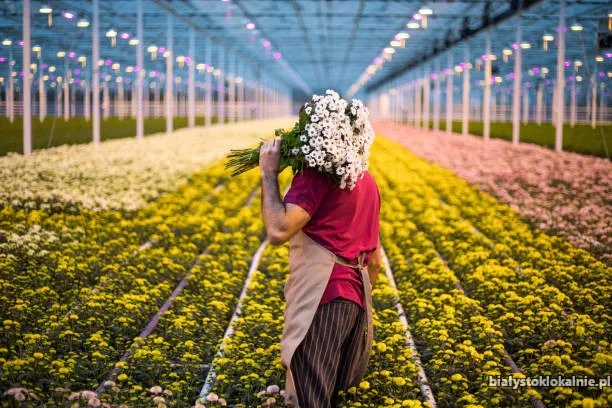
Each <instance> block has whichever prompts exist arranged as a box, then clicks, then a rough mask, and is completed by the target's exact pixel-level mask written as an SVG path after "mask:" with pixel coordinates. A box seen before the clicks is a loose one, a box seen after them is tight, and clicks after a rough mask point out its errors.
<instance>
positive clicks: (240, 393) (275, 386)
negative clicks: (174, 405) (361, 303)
mask: <svg viewBox="0 0 612 408" xmlns="http://www.w3.org/2000/svg"><path fill="white" fill-rule="evenodd" d="M287 277H288V248H287V246H283V247H268V248H266V250H265V252H264V255H263V258H262V262H261V264H260V265H259V268H258V271H257V272H256V273H255V275H254V276H253V280H252V282H251V285H250V286H249V288H248V292H247V297H246V298H245V301H244V303H243V307H242V313H241V314H240V316H239V318H238V319H237V320H236V321H235V325H234V330H235V331H234V334H233V336H232V337H230V338H229V339H227V340H226V346H225V355H224V356H223V357H221V358H219V357H218V358H216V359H215V361H214V363H213V365H214V368H215V370H216V373H217V376H216V379H215V383H214V386H213V388H212V392H211V393H210V394H208V395H207V396H205V398H202V399H201V400H200V402H199V403H198V405H206V406H219V405H223V404H225V403H226V404H228V405H233V404H238V405H236V406H243V407H252V406H285V404H284V397H283V394H282V392H281V389H282V388H283V387H284V381H285V370H284V368H283V367H282V365H281V362H280V343H279V341H280V337H281V334H282V328H283V310H284V299H283V287H284V286H283V284H284V282H285V281H286V279H287ZM372 294H373V300H374V329H375V341H374V347H373V354H372V357H371V359H370V365H369V369H368V374H367V375H366V377H364V379H363V380H362V381H361V383H360V385H359V387H356V388H351V389H349V390H348V392H347V393H346V394H345V395H344V396H343V402H342V405H343V406H352V407H373V406H381V405H384V406H388V407H401V406H409V407H420V406H423V405H422V404H421V400H420V390H419V386H418V382H417V380H416V375H417V374H416V373H417V368H416V366H415V365H414V363H413V362H412V360H411V357H412V350H411V349H410V348H409V347H408V346H407V344H406V337H405V332H404V329H403V327H402V324H401V323H400V321H399V316H398V314H397V311H396V309H395V296H396V293H395V291H393V290H392V289H391V287H390V285H389V281H388V280H387V278H386V277H385V276H384V274H381V275H379V280H378V282H377V285H376V288H375V289H374V290H373V293H372Z"/></svg>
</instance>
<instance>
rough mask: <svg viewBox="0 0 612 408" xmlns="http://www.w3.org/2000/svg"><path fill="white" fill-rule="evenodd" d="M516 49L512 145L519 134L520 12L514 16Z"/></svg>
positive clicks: (520, 79) (520, 80) (518, 138)
mask: <svg viewBox="0 0 612 408" xmlns="http://www.w3.org/2000/svg"><path fill="white" fill-rule="evenodd" d="M516 19H517V22H516V41H515V42H516V49H515V50H514V84H513V88H512V89H513V91H512V92H513V93H512V143H514V144H518V143H519V140H520V134H521V116H520V115H521V83H522V75H521V74H522V72H521V70H522V61H521V57H522V55H521V47H520V44H521V41H522V37H521V11H520V10H519V12H518V13H517V16H516Z"/></svg>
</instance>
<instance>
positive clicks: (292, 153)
mask: <svg viewBox="0 0 612 408" xmlns="http://www.w3.org/2000/svg"><path fill="white" fill-rule="evenodd" d="M275 134H276V136H280V137H281V140H282V142H281V157H280V164H281V169H284V168H286V167H288V166H291V168H292V170H293V172H294V173H296V172H298V171H301V170H303V169H304V168H306V167H310V168H313V169H316V170H318V171H320V172H322V173H324V174H326V175H327V176H328V177H329V178H330V179H331V180H332V181H333V182H335V183H337V184H338V185H339V186H340V188H342V189H344V188H346V187H348V188H349V189H351V190H352V189H353V188H354V187H355V183H357V181H358V180H359V179H360V177H361V176H362V175H363V173H364V172H365V171H366V170H367V169H368V157H369V156H370V146H371V145H372V142H373V141H374V130H373V129H372V126H371V125H370V121H369V120H368V109H367V108H366V107H365V106H364V104H363V102H362V101H360V100H359V99H352V100H351V101H350V102H347V101H346V100H344V99H343V98H341V97H340V95H338V93H337V92H335V91H332V90H327V91H326V93H325V95H313V96H312V98H311V99H310V100H309V101H308V102H306V104H305V105H304V107H303V108H302V110H301V111H300V118H299V121H298V122H297V123H296V124H295V126H294V127H293V129H291V130H289V131H285V130H283V129H277V130H276V131H275ZM261 145H262V143H260V144H259V146H257V147H256V148H251V149H241V150H232V151H231V153H230V154H229V155H228V158H229V160H228V162H227V163H226V165H225V166H226V168H230V169H232V176H236V175H238V174H242V173H244V172H245V171H248V170H250V169H252V168H255V167H257V165H258V163H259V149H260V147H261Z"/></svg>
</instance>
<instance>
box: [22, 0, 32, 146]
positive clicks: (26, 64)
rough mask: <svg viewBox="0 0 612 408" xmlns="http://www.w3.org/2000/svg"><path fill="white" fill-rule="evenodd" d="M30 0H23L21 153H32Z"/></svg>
mask: <svg viewBox="0 0 612 408" xmlns="http://www.w3.org/2000/svg"><path fill="white" fill-rule="evenodd" d="M30 23H31V8H30V0H23V154H30V153H32V74H31V72H32V71H31V69H30V64H31V61H30V59H31V57H32V41H31V38H30V34H31V31H30Z"/></svg>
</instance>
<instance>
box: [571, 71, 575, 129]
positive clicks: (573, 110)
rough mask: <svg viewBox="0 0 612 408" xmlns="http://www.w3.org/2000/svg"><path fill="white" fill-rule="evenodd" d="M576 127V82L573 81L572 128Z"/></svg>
mask: <svg viewBox="0 0 612 408" xmlns="http://www.w3.org/2000/svg"><path fill="white" fill-rule="evenodd" d="M574 125H576V81H572V86H571V88H570V126H571V127H574Z"/></svg>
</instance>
